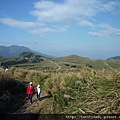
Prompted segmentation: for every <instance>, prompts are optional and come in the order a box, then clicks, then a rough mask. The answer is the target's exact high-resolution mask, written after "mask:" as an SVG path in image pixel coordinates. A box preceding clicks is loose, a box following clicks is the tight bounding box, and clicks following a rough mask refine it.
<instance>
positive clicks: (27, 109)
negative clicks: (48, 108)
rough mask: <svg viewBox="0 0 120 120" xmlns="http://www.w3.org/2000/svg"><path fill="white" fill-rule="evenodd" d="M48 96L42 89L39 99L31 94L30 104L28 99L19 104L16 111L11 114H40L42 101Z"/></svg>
mask: <svg viewBox="0 0 120 120" xmlns="http://www.w3.org/2000/svg"><path fill="white" fill-rule="evenodd" d="M49 97H50V96H49V95H48V94H47V93H45V91H42V93H41V96H40V98H41V99H40V101H38V100H37V99H36V95H34V96H33V103H32V104H30V103H29V100H27V102H26V103H25V104H24V105H23V106H21V107H20V108H19V109H18V110H17V111H16V112H14V113H13V114H40V113H41V110H42V105H43V103H44V102H45V101H46V100H47V98H49Z"/></svg>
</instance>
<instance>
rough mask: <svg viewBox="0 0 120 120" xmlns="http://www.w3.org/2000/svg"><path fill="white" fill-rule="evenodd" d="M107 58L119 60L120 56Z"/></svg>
mask: <svg viewBox="0 0 120 120" xmlns="http://www.w3.org/2000/svg"><path fill="white" fill-rule="evenodd" d="M107 60H120V56H115V57H110V58H108V59H107Z"/></svg>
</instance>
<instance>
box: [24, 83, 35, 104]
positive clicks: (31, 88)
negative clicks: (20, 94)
mask: <svg viewBox="0 0 120 120" xmlns="http://www.w3.org/2000/svg"><path fill="white" fill-rule="evenodd" d="M34 93H35V89H34V86H33V85H32V82H30V83H29V85H28V87H27V91H26V94H28V99H29V100H30V104H32V103H33V101H32V97H33V94H34Z"/></svg>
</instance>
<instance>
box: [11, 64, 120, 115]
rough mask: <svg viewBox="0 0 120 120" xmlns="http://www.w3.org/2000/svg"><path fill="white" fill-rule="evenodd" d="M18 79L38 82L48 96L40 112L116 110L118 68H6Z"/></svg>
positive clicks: (118, 101) (119, 109)
mask: <svg viewBox="0 0 120 120" xmlns="http://www.w3.org/2000/svg"><path fill="white" fill-rule="evenodd" d="M9 74H10V75H11V76H12V77H14V78H16V79H19V80H21V81H24V82H30V81H32V82H33V84H34V85H37V84H40V85H41V89H42V90H44V91H46V92H48V93H51V94H52V97H51V98H49V99H47V101H46V102H45V103H44V104H43V105H42V107H43V109H42V111H41V113H42V114H119V113H120V72H119V71H117V70H114V69H113V70H105V69H103V70H93V69H91V68H88V67H85V66H84V67H82V68H81V69H79V70H78V71H74V70H73V71H67V70H66V71H56V72H50V71H49V72H43V71H36V70H27V69H21V68H15V67H13V68H10V70H9Z"/></svg>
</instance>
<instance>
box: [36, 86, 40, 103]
mask: <svg viewBox="0 0 120 120" xmlns="http://www.w3.org/2000/svg"><path fill="white" fill-rule="evenodd" d="M40 92H41V91H40V85H38V86H37V87H36V97H37V99H38V101H40Z"/></svg>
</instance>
